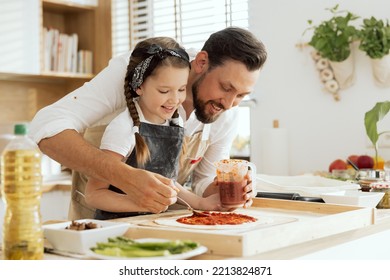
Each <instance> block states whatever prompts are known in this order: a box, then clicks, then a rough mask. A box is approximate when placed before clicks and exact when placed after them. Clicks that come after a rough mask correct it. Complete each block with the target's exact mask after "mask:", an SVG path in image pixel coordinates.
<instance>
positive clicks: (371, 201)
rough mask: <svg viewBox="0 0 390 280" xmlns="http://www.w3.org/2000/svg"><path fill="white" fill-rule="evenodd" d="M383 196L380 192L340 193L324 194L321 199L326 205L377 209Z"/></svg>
mask: <svg viewBox="0 0 390 280" xmlns="http://www.w3.org/2000/svg"><path fill="white" fill-rule="evenodd" d="M383 195H384V193H380V192H361V191H339V192H331V193H323V194H321V198H322V199H323V200H324V201H325V203H331V204H344V205H353V206H360V207H370V208H375V207H376V206H377V205H378V203H379V201H380V200H381V199H382V197H383Z"/></svg>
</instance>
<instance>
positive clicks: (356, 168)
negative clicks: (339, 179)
mask: <svg viewBox="0 0 390 280" xmlns="http://www.w3.org/2000/svg"><path fill="white" fill-rule="evenodd" d="M347 162H348V163H349V164H350V165H351V166H352V167H353V169H355V170H356V171H359V167H357V166H356V164H354V163H353V161H352V160H350V159H347Z"/></svg>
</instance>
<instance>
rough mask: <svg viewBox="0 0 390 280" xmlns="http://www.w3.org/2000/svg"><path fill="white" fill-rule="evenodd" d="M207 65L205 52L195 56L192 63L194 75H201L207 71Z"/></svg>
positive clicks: (207, 56) (207, 60)
mask: <svg viewBox="0 0 390 280" xmlns="http://www.w3.org/2000/svg"><path fill="white" fill-rule="evenodd" d="M208 65H209V55H208V53H207V52H206V51H200V52H198V54H197V55H196V56H195V59H194V63H193V64H192V66H193V67H194V70H195V71H196V73H198V74H199V73H202V72H204V71H206V70H207V68H208Z"/></svg>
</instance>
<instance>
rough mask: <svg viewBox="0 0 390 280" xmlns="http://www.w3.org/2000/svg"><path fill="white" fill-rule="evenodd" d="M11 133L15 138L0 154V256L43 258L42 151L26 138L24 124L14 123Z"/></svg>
mask: <svg viewBox="0 0 390 280" xmlns="http://www.w3.org/2000/svg"><path fill="white" fill-rule="evenodd" d="M14 132H15V138H14V139H13V140H12V141H11V142H10V143H8V145H7V146H6V147H5V148H4V151H3V153H2V155H1V184H2V188H1V191H2V198H3V199H4V201H5V204H6V212H5V216H4V224H3V244H2V245H3V249H2V250H3V258H4V259H6V260H35V259H42V258H43V230H42V222H41V213H40V199H41V195H42V175H41V153H40V151H39V149H38V146H37V145H36V144H35V143H34V142H33V141H32V140H31V139H30V138H28V136H27V126H26V125H25V124H17V125H15V128H14Z"/></svg>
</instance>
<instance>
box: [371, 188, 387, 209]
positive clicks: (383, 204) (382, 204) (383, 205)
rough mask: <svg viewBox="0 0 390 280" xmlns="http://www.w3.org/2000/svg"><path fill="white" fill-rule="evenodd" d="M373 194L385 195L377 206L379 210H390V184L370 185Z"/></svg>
mask: <svg viewBox="0 0 390 280" xmlns="http://www.w3.org/2000/svg"><path fill="white" fill-rule="evenodd" d="M370 187H371V192H383V193H385V194H384V196H383V197H382V199H381V201H379V203H378V205H377V206H376V207H377V208H379V209H390V182H376V183H372V184H371V185H370Z"/></svg>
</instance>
